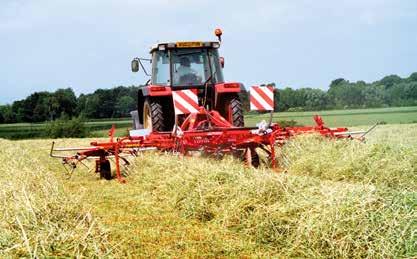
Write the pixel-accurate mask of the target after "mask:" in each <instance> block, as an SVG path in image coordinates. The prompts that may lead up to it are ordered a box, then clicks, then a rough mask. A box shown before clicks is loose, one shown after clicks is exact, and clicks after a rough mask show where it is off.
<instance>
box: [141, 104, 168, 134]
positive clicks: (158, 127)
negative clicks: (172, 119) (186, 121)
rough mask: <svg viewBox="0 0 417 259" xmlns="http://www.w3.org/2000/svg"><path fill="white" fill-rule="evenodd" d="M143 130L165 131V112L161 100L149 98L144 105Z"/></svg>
mask: <svg viewBox="0 0 417 259" xmlns="http://www.w3.org/2000/svg"><path fill="white" fill-rule="evenodd" d="M143 128H144V129H149V130H151V131H164V130H165V120H164V110H163V108H162V104H161V102H160V100H158V99H153V98H147V99H146V100H145V102H144V104H143Z"/></svg>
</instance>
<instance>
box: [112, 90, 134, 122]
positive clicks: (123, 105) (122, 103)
mask: <svg viewBox="0 0 417 259" xmlns="http://www.w3.org/2000/svg"><path fill="white" fill-rule="evenodd" d="M133 110H136V102H135V100H134V99H133V98H132V97H130V96H128V95H126V96H122V97H120V98H119V99H118V100H117V104H116V114H117V116H118V117H119V116H120V117H123V116H129V114H130V112H131V111H133Z"/></svg>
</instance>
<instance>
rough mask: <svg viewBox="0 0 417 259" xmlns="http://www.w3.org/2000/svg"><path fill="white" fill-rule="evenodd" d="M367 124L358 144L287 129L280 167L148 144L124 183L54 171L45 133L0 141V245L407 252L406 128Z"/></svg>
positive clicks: (213, 253)
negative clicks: (366, 136) (175, 152)
mask: <svg viewBox="0 0 417 259" xmlns="http://www.w3.org/2000/svg"><path fill="white" fill-rule="evenodd" d="M402 132H403V133H404V135H406V136H407V138H408V140H407V141H403V139H402V138H400V137H399V135H401V133H402ZM373 134H374V135H373V136H370V141H369V143H368V144H366V145H364V144H361V143H356V142H345V141H338V142H329V141H326V140H323V139H318V138H316V137H314V136H310V137H307V138H304V137H302V138H298V139H296V140H295V141H294V142H292V143H291V144H290V145H288V146H287V147H286V148H285V149H284V150H283V153H282V156H283V157H285V159H286V160H285V163H283V167H284V169H285V170H286V172H285V173H282V172H281V173H277V172H272V171H271V170H269V169H265V168H261V169H259V170H253V169H249V168H245V167H244V166H243V165H242V164H241V163H240V162H238V161H234V160H233V159H231V158H227V159H225V160H223V161H214V160H209V159H202V158H177V157H174V156H171V155H160V154H155V153H147V154H144V155H143V156H142V157H140V158H137V159H136V161H135V163H134V166H133V168H132V170H131V171H130V175H129V176H128V183H127V184H126V185H121V184H118V183H117V182H116V181H110V182H106V181H99V180H97V176H95V175H92V174H87V172H85V171H83V170H80V171H78V172H77V174H76V175H75V176H74V177H73V178H72V179H71V180H69V181H66V180H64V177H63V176H62V175H60V174H59V173H61V172H62V169H61V167H60V166H59V162H58V161H54V160H50V159H48V157H47V152H48V144H49V141H47V140H45V141H42V140H39V141H19V142H9V141H1V144H2V145H3V146H5V150H4V151H0V152H1V153H0V159H1V162H2V163H1V165H0V167H1V168H2V171H3V172H5V173H4V175H5V176H4V177H3V179H1V180H0V186H1V191H0V198H1V202H2V203H3V205H4V206H2V208H4V209H2V210H1V212H0V213H1V214H0V215H1V217H2V219H3V220H2V222H1V223H0V251H2V252H0V253H3V254H2V255H10V256H30V255H32V256H33V255H34V254H35V253H36V254H37V255H39V256H48V255H58V256H73V255H77V254H78V255H84V256H87V257H91V256H99V257H102V256H105V255H106V253H108V256H114V257H196V256H199V257H308V258H312V257H313V258H321V257H326V258H328V257H333V258H335V257H342V258H363V257H371V258H398V257H406V258H407V257H408V258H410V257H415V256H417V193H416V191H417V190H416V186H417V178H416V175H417V155H416V152H415V151H416V150H417V139H415V137H413V136H416V135H417V128H416V127H415V126H412V125H403V126H398V127H393V126H384V127H381V128H380V129H379V130H378V131H377V132H375V133H373ZM388 140H389V141H388ZM82 143H84V144H85V143H86V141H85V140H66V141H65V142H63V143H61V145H77V144H82ZM14 153H18V154H21V155H24V157H28V155H29V154H30V155H32V156H33V158H32V159H27V158H25V159H14V160H12V159H11V158H12V156H13V154H14ZM13 161H15V162H13ZM282 161H283V160H282ZM36 163H39V164H40V166H36V165H35V164H36ZM19 222H20V223H19ZM21 226H22V227H21ZM102 226H104V227H105V228H106V229H107V232H104V231H103V227H102ZM51 247H53V248H51Z"/></svg>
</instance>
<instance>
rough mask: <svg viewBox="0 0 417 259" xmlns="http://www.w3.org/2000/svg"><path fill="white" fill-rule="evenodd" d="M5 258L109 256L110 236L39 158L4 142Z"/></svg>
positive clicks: (0, 234) (0, 214) (1, 217)
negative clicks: (108, 240)
mask: <svg viewBox="0 0 417 259" xmlns="http://www.w3.org/2000/svg"><path fill="white" fill-rule="evenodd" d="M0 144H1V145H2V146H3V147H5V148H4V149H3V150H2V153H1V154H0V160H1V161H0V168H1V170H0V171H1V172H2V177H1V179H0V203H1V210H0V221H1V223H0V255H1V256H9V255H14V256H22V257H43V256H64V257H67V256H77V257H83V256H85V257H91V256H97V255H105V254H106V253H107V252H108V248H107V247H106V246H107V245H108V244H107V233H106V232H105V231H104V230H103V228H102V227H101V226H99V225H100V224H99V223H98V222H97V221H96V220H95V219H94V217H93V216H92V214H91V213H90V211H89V209H88V208H87V207H86V206H84V205H83V203H82V198H83V193H82V190H81V191H80V193H77V194H69V193H67V192H66V191H65V190H64V189H63V185H62V183H61V182H59V181H58V179H56V177H55V176H54V173H52V172H51V171H48V170H47V169H46V168H45V167H44V166H43V165H42V163H41V161H40V160H38V159H37V158H36V156H35V155H34V154H33V153H31V152H28V150H27V149H22V148H21V146H19V145H15V144H14V143H13V142H11V141H4V140H0Z"/></svg>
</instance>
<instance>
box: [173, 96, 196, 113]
mask: <svg viewBox="0 0 417 259" xmlns="http://www.w3.org/2000/svg"><path fill="white" fill-rule="evenodd" d="M172 99H173V101H174V109H175V115H178V114H188V113H196V112H198V108H199V106H198V97H197V93H195V92H194V91H193V90H178V91H172Z"/></svg>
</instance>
